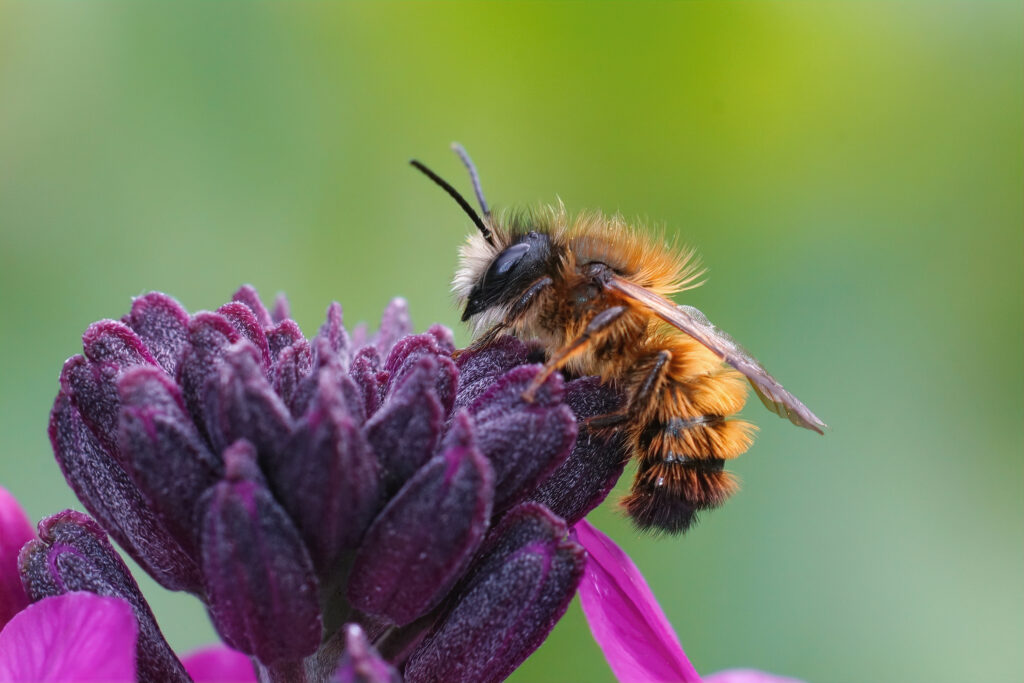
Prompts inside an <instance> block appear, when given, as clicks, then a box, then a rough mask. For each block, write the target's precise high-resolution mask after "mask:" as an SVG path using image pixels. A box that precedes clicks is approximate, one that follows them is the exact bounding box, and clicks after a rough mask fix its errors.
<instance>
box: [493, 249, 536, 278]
mask: <svg viewBox="0 0 1024 683" xmlns="http://www.w3.org/2000/svg"><path fill="white" fill-rule="evenodd" d="M528 251H530V245H529V244H527V243H526V242H520V243H519V244H515V245H512V246H511V247H509V248H508V249H506V250H505V251H503V252H501V254H500V255H499V256H498V258H497V259H495V261H494V263H492V264H491V267H490V268H488V269H487V274H486V275H484V282H488V281H493V280H496V279H498V278H500V277H502V276H504V275H507V274H508V272H509V271H510V270H512V269H513V268H515V265H516V264H517V263H519V262H520V261H521V260H523V257H524V256H526V252H528Z"/></svg>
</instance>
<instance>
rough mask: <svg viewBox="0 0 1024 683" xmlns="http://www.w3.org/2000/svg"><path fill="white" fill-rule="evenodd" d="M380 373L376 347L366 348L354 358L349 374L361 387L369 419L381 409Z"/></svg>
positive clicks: (379, 361) (360, 390) (360, 350)
mask: <svg viewBox="0 0 1024 683" xmlns="http://www.w3.org/2000/svg"><path fill="white" fill-rule="evenodd" d="M380 371H381V360H380V354H379V353H377V349H376V347H373V346H364V347H363V348H361V349H359V351H357V352H356V354H355V356H354V357H353V358H352V365H351V367H350V368H349V374H350V375H351V376H352V379H353V380H355V383H356V386H357V387H359V393H360V394H362V396H363V404H364V405H365V407H366V415H367V417H369V416H370V415H373V414H374V413H376V412H377V409H378V408H380V402H381V400H382V396H383V390H382V388H381V381H380V378H379V375H380Z"/></svg>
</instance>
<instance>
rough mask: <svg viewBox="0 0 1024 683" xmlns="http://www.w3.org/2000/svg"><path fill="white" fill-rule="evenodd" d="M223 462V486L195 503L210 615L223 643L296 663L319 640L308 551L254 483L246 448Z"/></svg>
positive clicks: (241, 444) (252, 457) (267, 660)
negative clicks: (199, 523) (196, 505)
mask: <svg viewBox="0 0 1024 683" xmlns="http://www.w3.org/2000/svg"><path fill="white" fill-rule="evenodd" d="M224 461H225V478H224V480H223V481H222V482H220V483H219V484H217V485H216V486H214V487H213V488H212V489H210V491H208V492H207V493H206V494H204V495H203V498H202V499H201V500H200V501H199V504H198V511H199V513H200V514H201V517H200V519H201V540H200V549H201V553H202V563H203V574H204V576H205V578H206V587H207V597H208V602H207V604H208V607H209V610H210V617H211V619H212V620H213V624H214V626H215V627H216V629H217V632H218V633H219V634H220V636H221V637H222V638H223V639H224V641H225V642H226V643H228V645H230V646H232V647H233V648H235V649H237V650H240V651H241V652H245V653H247V654H252V655H255V656H256V657H257V658H259V660H260V661H261V662H263V663H264V664H273V663H276V662H278V661H281V660H299V659H301V658H303V657H305V656H307V655H310V654H312V653H313V652H314V651H315V650H316V648H317V645H318V644H319V642H320V625H321V621H320V605H319V603H318V595H317V592H318V587H317V581H316V578H315V576H314V574H313V563H312V560H311V559H310V557H309V552H308V551H307V550H306V547H305V546H304V545H303V543H302V540H301V539H300V538H299V532H298V531H297V530H296V529H295V526H294V525H293V524H292V522H291V520H290V519H289V518H288V514H287V513H286V512H285V511H284V510H283V509H282V508H281V506H280V505H278V503H277V501H276V500H274V497H273V495H271V493H270V491H269V490H267V488H266V486H265V485H264V483H263V482H262V481H260V475H259V470H258V468H257V466H256V452H255V449H254V448H253V447H252V444H249V443H248V442H246V441H238V442H236V443H235V444H233V445H232V446H231V448H229V449H228V450H227V451H226V452H225V453H224Z"/></svg>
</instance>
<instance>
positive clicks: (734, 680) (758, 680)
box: [704, 669, 803, 683]
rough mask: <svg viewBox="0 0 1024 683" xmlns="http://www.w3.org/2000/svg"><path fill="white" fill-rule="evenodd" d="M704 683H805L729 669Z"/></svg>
mask: <svg viewBox="0 0 1024 683" xmlns="http://www.w3.org/2000/svg"><path fill="white" fill-rule="evenodd" d="M704 683H803V682H802V681H800V680H798V679H796V678H788V677H786V676H776V675H774V674H768V673H765V672H763V671H756V670H754V669H729V670H728V671H719V672H718V673H716V674H711V675H710V676H708V677H706V678H705V679H704Z"/></svg>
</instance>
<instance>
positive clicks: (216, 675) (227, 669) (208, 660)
mask: <svg viewBox="0 0 1024 683" xmlns="http://www.w3.org/2000/svg"><path fill="white" fill-rule="evenodd" d="M181 662H182V664H184V665H185V670H186V671H188V675H189V676H191V677H192V679H193V680H194V681H195V682H196V683H256V670H255V669H253V666H252V660H251V659H249V657H248V656H246V655H243V654H242V653H241V652H239V651H237V650H232V649H231V648H229V647H227V646H225V645H209V646H207V647H204V648H200V649H198V650H196V651H195V652H193V653H191V654H189V655H187V656H185V657H183V658H182V660H181Z"/></svg>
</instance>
